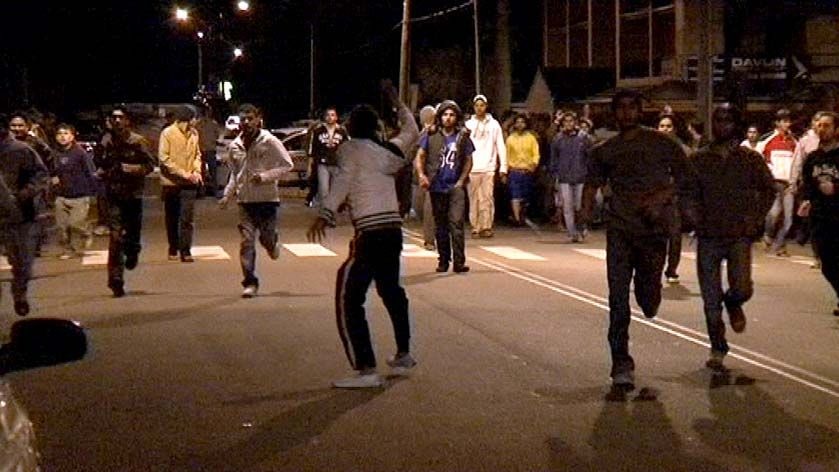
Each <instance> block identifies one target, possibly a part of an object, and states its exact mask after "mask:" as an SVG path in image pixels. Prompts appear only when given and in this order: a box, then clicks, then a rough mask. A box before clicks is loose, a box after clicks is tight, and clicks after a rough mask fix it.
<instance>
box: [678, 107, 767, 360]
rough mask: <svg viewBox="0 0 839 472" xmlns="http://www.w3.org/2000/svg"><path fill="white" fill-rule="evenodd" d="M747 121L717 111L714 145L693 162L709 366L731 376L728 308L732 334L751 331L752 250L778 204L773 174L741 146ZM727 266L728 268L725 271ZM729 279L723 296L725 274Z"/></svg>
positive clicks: (729, 109) (725, 109)
mask: <svg viewBox="0 0 839 472" xmlns="http://www.w3.org/2000/svg"><path fill="white" fill-rule="evenodd" d="M741 126H742V123H741V115H740V111H739V110H738V109H737V108H734V107H732V106H729V105H725V106H721V107H718V108H717V109H716V110H714V114H713V122H712V130H713V133H714V141H713V142H712V143H711V144H710V145H709V146H707V147H705V148H702V149H701V150H699V152H697V153H696V155H695V156H694V157H693V160H694V163H695V165H696V169H697V173H696V179H697V193H696V195H697V222H696V235H697V238H698V242H697V259H696V268H697V274H698V276H699V288H700V291H701V292H702V301H703V303H704V310H705V323H706V326H707V328H708V337H709V338H710V340H711V353H710V356H709V358H708V361H707V362H706V364H705V365H706V366H707V367H708V368H709V369H712V370H714V371H718V372H719V371H725V367H724V365H723V360H724V358H725V355H726V354H727V353H728V342H727V341H726V339H725V323H724V322H723V319H722V311H723V307H725V310H726V311H727V312H728V317H729V322H730V323H731V329H732V330H734V332H735V333H742V332H743V330H745V329H746V315H745V313H744V311H743V304H744V303H746V301H748V300H749V299H750V298H751V297H752V293H753V285H754V284H753V283H752V244H753V243H754V242H755V241H757V240H759V239H760V236H761V234H762V227H763V221H764V218H765V215H766V212H767V211H768V210H769V207H770V206H771V205H772V201H773V200H774V198H775V190H774V188H775V186H774V181H773V178H772V173H771V172H770V171H769V169H768V168H767V167H766V164H765V163H764V161H763V158H762V156H761V155H760V154H758V153H757V152H755V151H752V150H750V149H748V148H746V147H745V146H741V145H739V144H738V141H739V138H740V136H742V134H741V133H742V131H741ZM723 264H725V265H723ZM723 267H725V270H726V272H727V274H728V277H727V278H728V289H727V290H723V285H722V270H723Z"/></svg>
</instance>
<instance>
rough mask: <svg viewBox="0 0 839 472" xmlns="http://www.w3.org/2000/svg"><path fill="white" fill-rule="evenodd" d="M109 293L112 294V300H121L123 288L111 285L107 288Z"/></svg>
mask: <svg viewBox="0 0 839 472" xmlns="http://www.w3.org/2000/svg"><path fill="white" fill-rule="evenodd" d="M109 287H110V289H111V292H113V294H114V298H121V297H124V296H125V288H124V287H123V285H122V284H113V285H110V286H109Z"/></svg>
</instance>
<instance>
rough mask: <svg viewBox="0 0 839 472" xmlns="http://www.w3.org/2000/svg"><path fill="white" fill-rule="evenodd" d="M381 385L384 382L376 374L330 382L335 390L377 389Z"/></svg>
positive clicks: (360, 375) (359, 375)
mask: <svg viewBox="0 0 839 472" xmlns="http://www.w3.org/2000/svg"><path fill="white" fill-rule="evenodd" d="M382 385H384V380H382V376H381V375H379V374H377V373H376V372H373V373H371V374H358V375H356V376H354V377H348V378H346V379H341V380H336V381H334V382H332V386H333V387H335V388H379V387H381V386H382Z"/></svg>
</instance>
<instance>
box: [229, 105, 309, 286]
mask: <svg viewBox="0 0 839 472" xmlns="http://www.w3.org/2000/svg"><path fill="white" fill-rule="evenodd" d="M239 120H240V128H241V134H240V135H239V136H238V137H237V138H236V139H234V140H233V142H232V143H231V144H230V147H229V151H228V157H227V159H226V162H228V163H229V165H230V180H229V181H228V183H227V186H226V187H225V188H224V196H223V197H222V198H221V200H219V206H221V207H222V208H225V207H227V204H228V202H229V201H230V200H232V199H234V198H235V199H236V201H237V202H238V203H239V234H240V235H241V244H240V247H239V260H240V263H241V266H242V275H243V279H242V287H244V290H243V291H242V298H253V297H255V296H256V294H257V292H258V291H259V278H258V277H257V276H256V240H257V238H259V242H260V244H262V247H264V248H265V250H266V251H267V252H268V257H270V258H271V259H272V260H277V259H279V257H280V241H279V234H278V233H277V219H278V217H279V215H278V213H279V208H280V191H279V188H278V186H277V181H278V180H279V179H280V177H281V176H282V174H283V173H285V172H288V171H289V170H291V169H292V167H294V163H293V162H292V160H291V156H290V155H289V154H288V151H286V148H285V146H283V143H282V141H280V140H279V139H278V138H277V137H276V136H274V135H273V134H271V133H270V132H268V131H267V130H264V129H262V111H261V110H260V109H259V108H257V107H256V106H254V105H252V104H250V103H246V104H244V105H242V106H240V107H239Z"/></svg>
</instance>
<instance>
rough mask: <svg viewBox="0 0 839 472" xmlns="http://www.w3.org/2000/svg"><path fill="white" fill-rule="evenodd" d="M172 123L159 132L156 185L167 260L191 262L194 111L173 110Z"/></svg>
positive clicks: (197, 155)
mask: <svg viewBox="0 0 839 472" xmlns="http://www.w3.org/2000/svg"><path fill="white" fill-rule="evenodd" d="M174 116H175V122H174V123H172V124H171V125H169V126H167V127H166V128H165V129H164V130H163V131H162V132H161V133H160V146H159V149H158V151H159V152H158V157H159V158H160V184H161V190H162V199H163V209H164V214H165V217H166V236H167V239H168V240H169V260H170V261H173V260H178V253H179V252H180V258H181V262H193V260H194V259H193V258H192V253H191V249H192V232H193V219H194V209H195V197H196V194H197V192H198V187H199V186H200V185H201V184H202V183H203V181H202V177H201V150H200V149H199V143H198V131H196V129H195V112H194V111H193V110H192V109H191V108H188V107H182V108H179V109H177V110H175V113H174Z"/></svg>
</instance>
